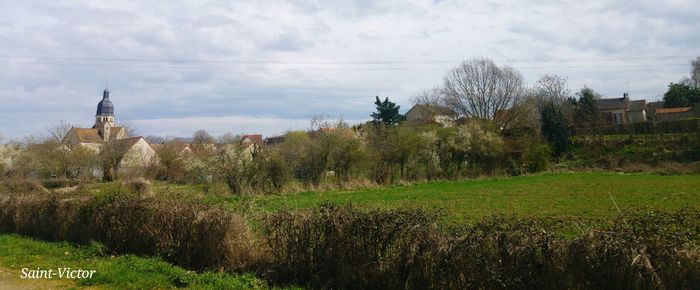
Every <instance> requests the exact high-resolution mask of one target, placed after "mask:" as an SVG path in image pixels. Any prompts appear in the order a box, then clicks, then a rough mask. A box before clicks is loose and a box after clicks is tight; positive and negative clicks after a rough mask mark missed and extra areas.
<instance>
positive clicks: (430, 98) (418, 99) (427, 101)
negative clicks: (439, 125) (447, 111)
mask: <svg viewBox="0 0 700 290" xmlns="http://www.w3.org/2000/svg"><path fill="white" fill-rule="evenodd" d="M411 102H412V103H413V104H414V105H431V106H440V105H443V103H444V102H445V98H444V97H443V94H442V88H441V87H433V88H430V89H427V90H425V91H422V92H420V93H418V94H416V95H414V96H413V97H411Z"/></svg>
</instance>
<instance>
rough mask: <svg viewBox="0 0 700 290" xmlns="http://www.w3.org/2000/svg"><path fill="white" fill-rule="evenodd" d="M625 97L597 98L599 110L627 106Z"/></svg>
mask: <svg viewBox="0 0 700 290" xmlns="http://www.w3.org/2000/svg"><path fill="white" fill-rule="evenodd" d="M627 100H628V99H627V98H625V97H622V98H613V99H599V100H598V101H597V103H598V108H599V109H600V110H623V109H625V107H626V106H627Z"/></svg>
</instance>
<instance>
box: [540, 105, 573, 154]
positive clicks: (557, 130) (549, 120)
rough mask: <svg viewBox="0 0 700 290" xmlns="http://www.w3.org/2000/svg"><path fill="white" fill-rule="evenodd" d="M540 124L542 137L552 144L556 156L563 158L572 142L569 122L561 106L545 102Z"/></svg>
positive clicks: (541, 110)
mask: <svg viewBox="0 0 700 290" xmlns="http://www.w3.org/2000/svg"><path fill="white" fill-rule="evenodd" d="M540 123H541V126H542V129H541V131H542V135H544V137H545V138H546V139H547V141H548V142H549V144H551V146H552V149H553V151H554V152H553V153H554V155H555V156H557V157H559V156H561V155H562V154H563V153H565V152H566V151H567V150H568V148H569V144H570V143H571V140H570V132H569V122H568V121H567V119H566V118H565V117H564V113H563V112H562V110H561V108H560V106H557V105H556V104H555V103H554V102H552V101H548V102H545V103H544V104H543V105H542V107H541V108H540Z"/></svg>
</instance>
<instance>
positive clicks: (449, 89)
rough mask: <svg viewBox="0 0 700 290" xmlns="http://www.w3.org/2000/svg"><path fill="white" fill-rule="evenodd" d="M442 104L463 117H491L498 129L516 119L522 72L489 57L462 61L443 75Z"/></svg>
mask: <svg viewBox="0 0 700 290" xmlns="http://www.w3.org/2000/svg"><path fill="white" fill-rule="evenodd" d="M442 93H443V94H444V96H445V104H446V105H447V106H448V107H450V108H451V109H453V110H454V111H455V112H458V113H459V114H461V115H462V116H464V117H467V118H475V119H487V120H493V121H494V122H495V123H496V124H497V125H499V126H500V127H502V128H505V127H509V126H511V125H512V124H511V123H512V122H513V121H514V120H517V119H519V115H520V114H521V110H520V109H519V106H520V104H521V103H522V102H523V99H524V97H525V95H526V89H525V86H524V84H523V76H522V74H521V73H520V72H519V71H518V70H516V69H514V68H512V67H509V66H502V67H498V66H497V65H496V64H495V63H494V62H493V61H492V60H490V59H486V58H476V59H473V60H469V61H465V62H463V63H462V64H460V65H459V66H458V67H456V68H454V69H453V70H451V71H450V72H449V73H448V74H447V76H445V78H444V86H443V90H442Z"/></svg>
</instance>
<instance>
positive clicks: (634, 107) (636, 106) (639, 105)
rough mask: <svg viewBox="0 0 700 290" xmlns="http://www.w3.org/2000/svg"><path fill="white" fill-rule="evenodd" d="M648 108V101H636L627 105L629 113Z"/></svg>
mask: <svg viewBox="0 0 700 290" xmlns="http://www.w3.org/2000/svg"><path fill="white" fill-rule="evenodd" d="M646 106H647V101H645V100H635V101H629V103H628V104H627V111H643V110H644V109H645V108H646Z"/></svg>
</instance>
